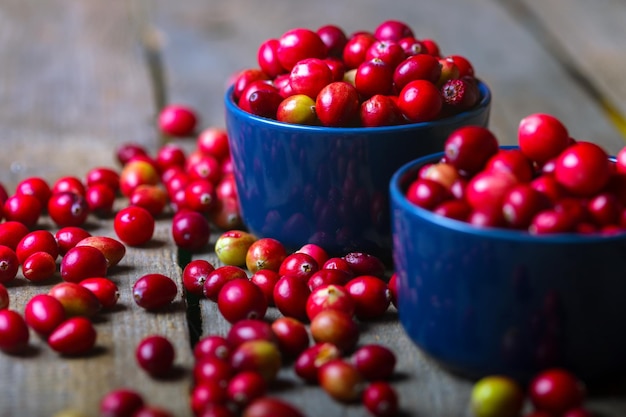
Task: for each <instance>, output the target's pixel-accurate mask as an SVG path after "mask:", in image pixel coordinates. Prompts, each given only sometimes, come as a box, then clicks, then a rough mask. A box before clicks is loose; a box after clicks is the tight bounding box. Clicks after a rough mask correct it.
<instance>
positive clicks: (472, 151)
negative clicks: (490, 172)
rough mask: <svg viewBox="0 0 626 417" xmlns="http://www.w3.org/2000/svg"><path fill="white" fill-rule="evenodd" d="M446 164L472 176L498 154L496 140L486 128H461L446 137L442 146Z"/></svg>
mask: <svg viewBox="0 0 626 417" xmlns="http://www.w3.org/2000/svg"><path fill="white" fill-rule="evenodd" d="M444 153H445V156H446V162H447V163H449V164H452V165H453V166H455V167H456V168H457V169H458V170H460V171H464V172H467V173H468V174H470V175H472V174H475V173H477V172H478V171H480V170H481V169H483V167H484V166H485V164H486V163H487V161H488V160H489V159H490V158H491V157H492V156H493V155H495V154H496V153H498V140H497V139H496V137H495V136H494V135H493V133H491V131H489V130H488V129H486V128H483V127H479V126H466V127H461V128H459V129H457V130H455V131H454V132H452V133H451V134H450V136H448V138H447V139H446V142H445V144H444Z"/></svg>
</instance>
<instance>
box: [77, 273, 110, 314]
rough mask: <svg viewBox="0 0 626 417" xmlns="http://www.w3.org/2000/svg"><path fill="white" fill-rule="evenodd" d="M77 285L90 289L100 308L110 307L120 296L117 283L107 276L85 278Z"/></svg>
mask: <svg viewBox="0 0 626 417" xmlns="http://www.w3.org/2000/svg"><path fill="white" fill-rule="evenodd" d="M79 285H80V286H81V287H85V288H87V289H88V290H89V291H91V292H92V293H93V294H94V295H95V296H96V298H97V299H98V301H100V305H101V306H102V308H112V307H113V306H115V304H117V300H118V298H119V297H120V292H119V288H118V287H117V285H116V284H115V283H114V282H113V281H111V280H110V279H107V278H103V277H92V278H87V279H84V280H82V281H81V282H80V284H79Z"/></svg>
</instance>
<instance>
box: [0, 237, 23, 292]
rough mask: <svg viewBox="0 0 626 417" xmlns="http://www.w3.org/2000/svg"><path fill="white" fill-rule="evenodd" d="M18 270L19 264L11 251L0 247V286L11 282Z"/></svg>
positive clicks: (2, 246)
mask: <svg viewBox="0 0 626 417" xmlns="http://www.w3.org/2000/svg"><path fill="white" fill-rule="evenodd" d="M19 268H20V262H19V260H18V259H17V255H16V253H15V251H14V250H13V249H11V248H10V247H8V246H4V245H0V284H5V283H7V282H10V281H13V279H15V277H16V276H17V271H18V270H19Z"/></svg>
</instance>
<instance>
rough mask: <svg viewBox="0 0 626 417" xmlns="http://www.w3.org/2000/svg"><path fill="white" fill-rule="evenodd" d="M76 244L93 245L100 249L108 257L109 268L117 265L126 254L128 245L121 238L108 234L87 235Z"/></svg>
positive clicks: (79, 245) (78, 245)
mask: <svg viewBox="0 0 626 417" xmlns="http://www.w3.org/2000/svg"><path fill="white" fill-rule="evenodd" d="M75 246H77V247H81V246H91V247H94V248H96V249H98V250H99V251H100V252H102V254H103V255H104V258H105V259H106V262H107V268H111V267H114V266H115V265H117V264H118V263H119V262H120V261H121V260H122V259H123V258H124V255H126V247H125V246H124V245H123V244H122V243H121V242H120V241H119V240H117V239H113V238H112V237H108V236H87V237H86V238H84V239H81V240H80V241H79V242H78V243H76V245H75Z"/></svg>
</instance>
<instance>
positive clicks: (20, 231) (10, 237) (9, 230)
mask: <svg viewBox="0 0 626 417" xmlns="http://www.w3.org/2000/svg"><path fill="white" fill-rule="evenodd" d="M29 232H30V230H29V229H28V227H27V226H26V225H24V224H23V223H20V222H18V221H11V220H5V221H4V222H2V223H0V246H6V247H8V248H10V249H11V250H13V251H15V250H16V249H17V245H18V243H20V240H22V238H23V237H24V236H26V235H27V234H28V233H29Z"/></svg>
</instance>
